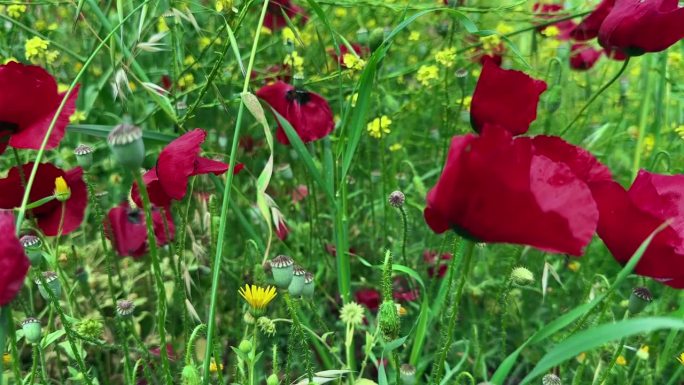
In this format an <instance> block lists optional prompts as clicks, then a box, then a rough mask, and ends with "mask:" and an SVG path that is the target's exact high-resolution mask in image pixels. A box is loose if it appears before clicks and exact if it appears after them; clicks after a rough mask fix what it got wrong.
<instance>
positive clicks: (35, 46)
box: [24, 36, 59, 64]
mask: <svg viewBox="0 0 684 385" xmlns="http://www.w3.org/2000/svg"><path fill="white" fill-rule="evenodd" d="M49 46H50V42H49V41H48V40H44V39H41V38H39V37H38V36H34V37H32V38H30V39H28V40H26V42H25V43H24V50H25V55H26V60H29V61H30V62H32V63H40V62H42V61H45V62H46V63H47V64H52V63H54V62H55V60H57V57H58V56H59V51H57V50H48V47H49Z"/></svg>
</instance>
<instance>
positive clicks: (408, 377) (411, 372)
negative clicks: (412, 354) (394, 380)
mask: <svg viewBox="0 0 684 385" xmlns="http://www.w3.org/2000/svg"><path fill="white" fill-rule="evenodd" d="M399 375H400V379H401V383H402V384H404V385H414V384H415V383H416V367H415V366H413V365H410V364H402V365H401V366H400V367H399Z"/></svg>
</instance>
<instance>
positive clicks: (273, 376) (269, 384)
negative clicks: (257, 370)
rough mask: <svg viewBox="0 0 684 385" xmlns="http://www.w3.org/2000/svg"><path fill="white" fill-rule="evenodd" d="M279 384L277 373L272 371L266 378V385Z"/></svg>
mask: <svg viewBox="0 0 684 385" xmlns="http://www.w3.org/2000/svg"><path fill="white" fill-rule="evenodd" d="M278 384H280V380H279V379H278V375H277V374H275V373H273V374H271V375H270V376H268V378H267V379H266V385H278Z"/></svg>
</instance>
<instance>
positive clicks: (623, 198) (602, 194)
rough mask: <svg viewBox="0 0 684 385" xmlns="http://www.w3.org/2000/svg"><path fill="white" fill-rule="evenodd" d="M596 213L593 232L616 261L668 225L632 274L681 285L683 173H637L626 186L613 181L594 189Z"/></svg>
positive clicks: (623, 259)
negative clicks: (625, 187)
mask: <svg viewBox="0 0 684 385" xmlns="http://www.w3.org/2000/svg"><path fill="white" fill-rule="evenodd" d="M594 195H595V197H596V203H597V204H598V209H599V213H600V217H599V224H598V235H599V237H601V239H602V240H603V242H604V243H605V244H606V247H608V250H610V252H611V253H612V254H613V257H614V258H615V259H616V260H617V261H618V262H619V263H621V264H625V263H627V261H629V259H630V258H631V257H632V255H633V254H634V252H636V250H637V248H639V245H641V243H642V242H643V241H644V240H645V239H646V238H647V237H648V236H649V235H650V234H651V232H653V230H655V229H656V228H657V227H658V226H660V225H661V224H662V223H663V222H665V221H666V220H668V219H670V220H672V223H671V224H670V225H669V226H667V227H666V228H665V229H664V230H663V231H661V232H660V233H658V234H657V235H656V236H655V237H654V238H653V240H652V241H651V244H650V245H649V246H648V249H646V252H645V253H644V255H643V256H642V257H641V260H640V261H639V263H638V264H637V266H636V269H635V271H636V273H637V274H640V275H643V276H647V277H651V278H655V279H657V280H659V281H661V282H663V283H665V284H666V285H669V286H672V287H676V288H680V289H682V288H684V212H682V209H681V208H682V206H683V205H684V175H659V174H653V173H650V172H648V171H644V170H642V171H640V172H639V175H638V176H637V178H636V180H635V181H634V183H633V184H632V186H631V187H630V188H629V190H625V189H624V188H623V187H622V186H620V185H619V184H618V183H616V182H604V183H600V184H598V185H597V186H595V187H594Z"/></svg>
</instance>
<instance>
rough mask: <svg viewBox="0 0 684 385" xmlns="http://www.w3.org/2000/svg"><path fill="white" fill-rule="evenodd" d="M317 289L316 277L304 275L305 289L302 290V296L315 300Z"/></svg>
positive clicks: (307, 273) (309, 274) (308, 274)
mask: <svg viewBox="0 0 684 385" xmlns="http://www.w3.org/2000/svg"><path fill="white" fill-rule="evenodd" d="M315 287H316V285H315V284H314V275H313V274H311V273H309V272H306V274H304V288H303V289H302V295H303V296H304V297H306V298H313V295H314V289H315Z"/></svg>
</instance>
